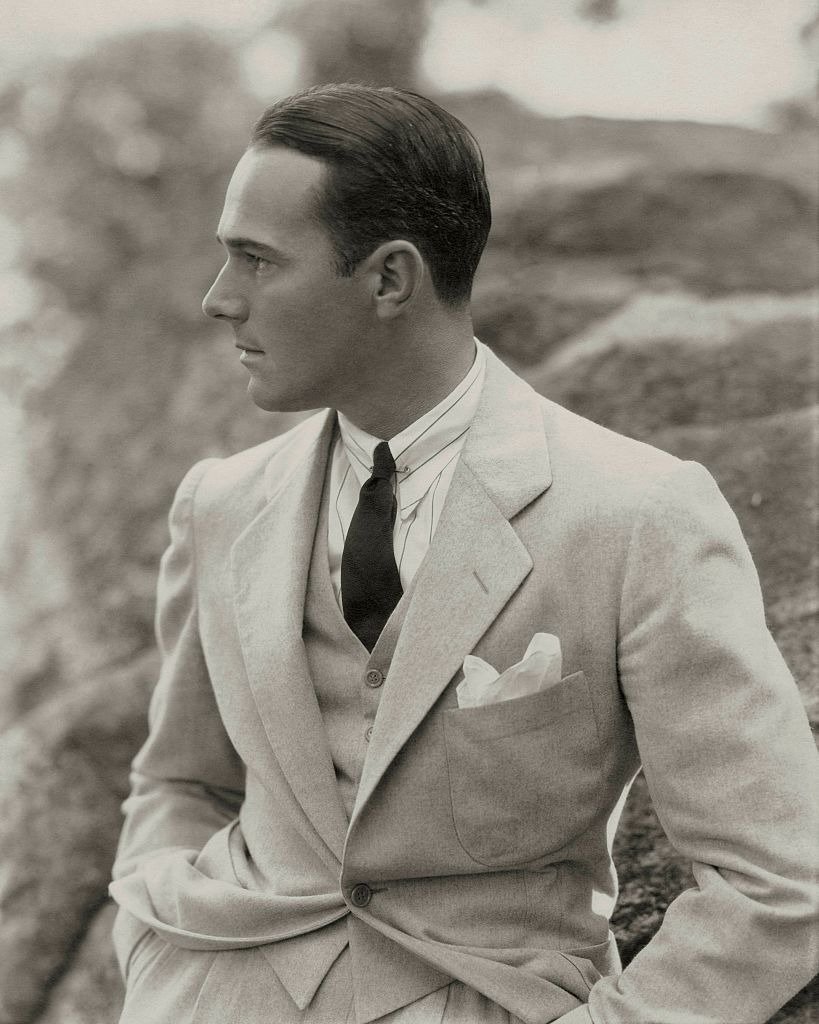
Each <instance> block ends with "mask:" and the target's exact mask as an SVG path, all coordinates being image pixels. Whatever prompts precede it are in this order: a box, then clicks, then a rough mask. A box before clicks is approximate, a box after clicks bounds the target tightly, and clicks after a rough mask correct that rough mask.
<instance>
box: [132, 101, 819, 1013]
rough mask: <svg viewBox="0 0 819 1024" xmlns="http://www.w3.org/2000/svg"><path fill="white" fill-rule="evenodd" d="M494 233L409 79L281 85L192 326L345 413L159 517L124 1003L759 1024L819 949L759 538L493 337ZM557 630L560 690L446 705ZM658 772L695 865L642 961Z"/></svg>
mask: <svg viewBox="0 0 819 1024" xmlns="http://www.w3.org/2000/svg"><path fill="white" fill-rule="evenodd" d="M489 223H490V212H489V198H488V193H487V189H486V184H485V181H484V176H483V167H482V161H481V157H480V153H479V150H478V148H477V144H476V143H475V142H474V140H473V138H472V137H471V135H470V134H469V132H468V131H467V129H466V128H465V127H464V126H463V125H462V124H460V122H458V121H457V120H456V119H455V118H454V117H452V116H451V115H449V114H448V113H446V112H445V111H443V110H441V109H440V108H439V107H437V106H436V105H435V104H434V103H431V102H430V101H428V100H426V99H424V98H422V97H420V96H416V95H413V94H411V93H406V92H401V91H398V90H393V89H379V90H376V89H371V88H365V87H362V86H326V87H322V88H319V89H315V90H311V91H308V92H306V93H302V94H299V95H297V96H294V97H290V98H289V99H286V100H283V101H281V102H280V103H277V104H276V105H274V106H273V107H271V108H270V109H269V110H268V111H266V112H265V114H264V115H263V116H262V117H261V119H260V120H259V122H258V123H257V125H256V127H255V130H254V133H253V138H252V141H251V144H250V147H249V148H248V150H247V152H246V153H245V154H244V155H243V156H242V158H241V160H240V161H239V164H238V166H237V168H236V171H235V173H234V175H233V178H232V180H231V182H230V185H229V187H228V191H227V196H226V200H225V207H224V211H223V214H222V218H221V222H220V225H219V232H218V234H219V239H220V241H221V243H222V244H223V245H224V247H225V249H226V251H227V261H226V263H225V265H224V267H223V268H222V270H221V272H220V274H219V276H218V277H217V279H216V281H215V282H214V284H213V287H212V288H211V290H210V292H209V293H208V295H207V297H206V298H205V302H204V309H205V312H206V313H207V314H208V315H210V316H213V317H216V318H217V319H220V320H223V321H224V322H225V323H226V324H227V325H228V326H229V327H230V328H231V329H232V331H233V333H234V336H235V344H236V347H237V348H238V349H239V350H240V352H241V357H240V358H241V361H242V363H243V364H244V366H245V368H246V369H247V371H248V373H249V385H248V387H249V391H250V395H251V397H252V399H253V401H254V402H255V403H256V404H257V405H258V406H260V407H261V408H263V409H269V410H274V409H275V410H302V409H304V410H309V409H315V408H318V407H326V408H324V411H322V412H319V413H317V414H316V415H313V416H311V417H310V418H309V419H307V420H306V421H305V422H303V423H301V424H300V425H299V426H297V427H296V428H294V429H293V430H291V431H289V432H288V433H286V434H285V435H283V436H281V437H278V438H275V439H274V440H272V441H269V442H267V443H265V444H262V445H260V446H258V447H256V448H253V449H251V450H249V451H246V452H242V453H240V454H238V455H236V456H233V457H232V458H229V459H225V460H223V461H220V460H206V461H204V462H202V463H199V464H198V465H197V466H195V467H194V468H193V469H192V470H191V471H190V472H189V473H188V475H187V476H186V478H185V480H184V481H183V482H182V484H181V486H180V488H179V491H178V493H177V496H176V500H175V502H174V506H173V509H172V511H171V517H170V523H171V546H170V548H169V550H168V551H167V553H166V555H165V557H164V559H163V564H162V570H161V575H160V582H159V595H158V613H157V629H158V638H159V644H160V647H161V650H162V654H163V657H164V662H163V669H162V674H161V678H160V680H159V683H158V686H157V689H156V692H155V696H154V698H153V702H152V706H151V715H150V735H149V738H148V740H147V742H146V744H145V746H144V747H143V749H142V751H141V752H140V754H139V755H138V757H137V759H136V760H135V762H134V772H133V777H132V786H133V788H132V793H131V796H130V797H129V799H128V801H127V802H126V806H125V809H126V815H127V817H126V822H125V827H124V831H123V835H122V840H121V844H120V849H119V853H118V857H117V862H116V865H115V877H116V879H117V881H115V882H114V883H113V885H112V893H113V895H114V898H115V899H116V900H117V901H118V902H119V903H120V905H121V910H120V913H119V915H118V918H117V924H116V928H115V941H116V945H117V950H118V954H119V957H120V963H121V965H122V968H123V971H124V973H125V975H126V979H127V995H126V1002H125V1008H124V1011H123V1017H122V1021H123V1022H128V1024H134V1022H141V1021H144V1022H151V1024H164V1022H168V1024H171V1022H173V1024H177V1022H180V1021H194V1022H197V1024H204V1022H214V1024H215V1022H220V1024H222V1022H225V1021H239V1022H242V1024H257V1022H258V1024H262V1022H271V1024H272V1022H277V1024H287V1022H310V1024H317V1022H319V1021H323V1022H328V1024H336V1022H345V1021H356V1022H358V1024H364V1022H368V1021H375V1020H379V1021H390V1022H401V1024H412V1022H416V1024H427V1022H432V1021H435V1022H436V1024H437V1022H440V1021H444V1022H447V1024H453V1022H456V1021H459V1022H469V1024H472V1022H475V1024H481V1022H491V1024H494V1022H500V1021H509V1020H522V1021H525V1022H527V1024H539V1022H547V1021H553V1020H559V1021H560V1022H562V1024H589V1022H590V1021H593V1022H594V1024H631V1022H637V1021H643V1022H658V1021H661V1022H667V1024H683V1022H684V1024H700V1022H729V1021H731V1022H740V1021H741V1022H751V1021H764V1020H766V1019H767V1018H768V1016H769V1015H770V1014H771V1013H772V1012H774V1011H775V1010H776V1009H777V1007H779V1006H780V1005H781V1004H782V1003H783V1002H785V1001H786V1000H787V998H789V997H790V995H792V994H793V993H794V992H796V991H797V990H798V989H799V988H800V987H801V986H802V985H804V984H805V983H806V982H807V981H808V980H809V979H810V977H811V976H812V974H813V972H814V970H815V969H816V966H817V946H818V944H817V932H816V917H815V915H816V909H817V886H816V883H817V862H816V858H815V846H816V836H817V832H818V831H819V828H818V827H817V826H818V825H819V822H818V821H817V810H816V804H815V793H816V791H817V784H816V783H817V779H819V773H817V759H816V752H815V749H814V746H813V743H812V738H811V734H810V730H809V728H808V725H807V722H806V719H805V715H804V712H803V710H802V707H801V704H800V701H799V698H798V694H797V691H796V687H795V686H794V683H793V681H792V679H791V678H790V676H789V674H788V672H787V670H786V668H785V665H784V663H783V662H782V659H781V657H780V655H779V653H778V651H777V650H776V648H775V646H774V644H773V642H772V640H771V639H770V637H769V635H768V633H767V631H766V628H765V623H764V617H763V609H762V602H761V596H760V593H759V588H758V583H757V579H756V574H755V572H754V569H753V565H752V563H751V560H750V556H749V554H748V551H747V548H746V547H745V545H744V542H743V540H742V537H741V535H740V532H739V528H738V525H737V523H736V520H735V518H734V516H733V514H732V513H731V511H730V510H729V509H728V507H727V505H726V503H725V502H724V500H723V499H722V497H721V496H720V494H719V492H718V490H717V489H716V487H715V485H714V484H713V481H712V480H711V478H710V477H709V475H708V474H707V473H706V472H705V470H703V469H702V468H701V467H699V466H697V465H696V464H693V463H683V462H680V461H678V460H677V459H675V458H673V457H672V456H670V455H667V454H665V453H662V452H659V451H657V450H655V449H652V448H650V447H648V446H646V445H643V444H639V443H637V442H635V441H632V440H628V439H626V438H623V437H620V436H618V435H615V434H612V433H610V432H609V431H606V430H604V429H602V428H600V427H598V426H596V425H594V424H592V423H590V422H588V421H586V420H583V419H581V418H579V417H577V416H574V415H573V414H571V413H569V412H568V411H566V410H564V409H561V408H560V407H558V406H555V405H554V404H553V403H551V402H548V401H546V400H545V399H543V398H541V397H540V396H538V395H536V394H535V393H534V392H533V391H532V390H531V389H530V388H529V387H528V386H527V385H526V384H525V383H524V382H523V381H521V380H520V379H519V378H518V377H516V376H515V375H514V374H513V373H511V372H510V371H509V370H508V369H507V368H506V367H504V366H503V364H502V363H501V362H500V361H499V360H498V359H497V358H495V357H494V356H493V355H492V353H491V352H489V351H488V350H487V349H486V348H485V347H484V346H483V345H481V344H480V343H477V342H476V341H475V340H474V338H473V333H472V324H471V320H470V313H469V295H470V288H471V282H472V277H473V274H474V272H475V268H476V266H477V264H478V260H479V258H480V254H481V251H482V249H483V245H484V242H485V240H486V236H487V233H488V230H489ZM542 633H546V634H549V635H550V636H551V637H552V638H557V639H556V640H553V641H552V643H553V644H554V643H559V646H560V656H561V658H562V669H561V670H560V671H559V672H558V675H557V678H556V679H552V680H551V681H550V682H549V683H548V684H547V685H544V686H542V687H541V688H539V689H537V688H536V689H535V690H534V692H529V693H528V694H526V695H524V696H509V695H508V694H506V695H505V694H504V693H502V692H498V693H496V694H495V699H494V700H493V702H492V703H481V702H479V703H477V704H476V705H475V706H460V705H463V704H464V700H463V688H462V686H461V684H462V683H463V681H464V667H465V666H464V660H465V658H466V657H467V656H468V655H473V656H474V657H477V658H480V659H482V660H483V661H484V662H486V663H488V665H489V666H491V667H492V668H493V669H494V670H495V673H504V680H506V679H508V675H507V673H506V670H507V669H509V668H510V667H511V666H513V665H515V663H518V662H520V660H521V659H522V658H523V655H524V652H525V651H526V649H527V646H528V645H529V643H530V641H532V639H533V637H534V636H535V634H542ZM472 664H473V665H474V664H475V663H474V662H473V663H472ZM490 674H494V673H490ZM501 682H503V680H498V683H501ZM504 685H506V684H504ZM459 687H460V688H459ZM504 698H505V699H504ZM641 763H642V766H643V768H644V771H645V774H646V777H647V780H648V783H649V786H650V789H651V793H652V797H653V799H654V802H655V805H656V807H657V811H658V813H659V815H660V818H661V820H662V823H663V826H664V827H665V829H666V831H667V832H668V834H669V837H670V838H671V840H672V841H673V842H674V844H675V845H676V847H677V849H679V850H680V851H681V852H682V853H683V854H685V855H686V856H689V857H690V858H691V860H692V861H693V868H694V876H695V879H696V886H695V887H694V888H692V889H690V890H688V891H687V892H685V893H683V894H682V895H681V896H680V897H679V898H678V899H677V900H675V901H674V903H673V904H672V905H671V907H670V908H669V909H668V912H667V913H666V916H665V920H664V922H663V925H662V927H661V929H660V930H659V932H658V933H657V935H656V936H655V937H654V938H653V940H652V941H651V942H650V943H649V945H648V946H647V948H646V949H645V950H644V951H643V952H642V953H640V954H639V956H637V958H636V959H635V960H634V961H633V962H632V963H631V964H630V965H629V967H628V968H627V969H626V970H625V971H624V972H623V973H622V974H620V964H619V961H618V957H617V951H616V947H615V944H614V940H613V937H612V935H611V933H610V931H609V926H608V918H609V915H610V913H611V910H612V907H613V904H614V901H615V898H616V880H615V875H614V871H613V867H612V863H611V858H610V842H611V837H612V835H613V832H614V828H615V827H616V822H617V818H618V816H619V812H620V809H621V807H622V803H623V799H624V795H625V792H626V791H627V788H628V786H629V784H630V782H631V780H632V779H633V777H634V775H635V773H636V772H637V771H638V769H639V767H640V765H641Z"/></svg>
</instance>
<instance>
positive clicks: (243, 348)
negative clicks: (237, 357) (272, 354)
mask: <svg viewBox="0 0 819 1024" xmlns="http://www.w3.org/2000/svg"><path fill="white" fill-rule="evenodd" d="M235 347H236V348H238V349H240V350H241V351H242V352H250V353H253V354H257V355H264V349H261V348H253V347H252V346H250V345H243V344H242V342H241V341H237V342H235Z"/></svg>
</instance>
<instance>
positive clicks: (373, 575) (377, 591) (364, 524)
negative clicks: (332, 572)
mask: <svg viewBox="0 0 819 1024" xmlns="http://www.w3.org/2000/svg"><path fill="white" fill-rule="evenodd" d="M394 473H395V461H394V459H393V457H392V453H391V452H390V446H389V445H388V444H387V442H386V441H381V442H380V443H379V444H377V445H376V447H375V452H374V453H373V471H372V476H371V477H370V479H369V480H366V481H365V482H364V483H363V484H362V487H361V491H360V492H359V496H358V505H357V506H356V510H355V512H354V513H353V518H352V520H351V521H350V528H349V530H348V531H347V537H346V539H345V541H344V551H343V552H342V555H341V603H342V605H343V607H344V618H345V619H346V620H347V624H348V625H349V627H350V629H351V630H352V631H353V632H354V633H355V635H356V636H357V637H358V639H359V640H360V641H361V642H362V644H364V646H365V647H366V648H367V650H368V651H371V650H372V649H373V647H375V642H376V640H377V639H378V637H379V636H380V635H381V630H382V629H383V628H384V623H385V622H386V621H387V619H388V618H389V617H390V614H391V613H392V610H393V608H395V606H396V604H398V601H399V599H400V597H401V594H402V590H401V579H400V577H399V575H398V567H397V566H396V564H395V554H394V552H393V545H392V529H393V525H394V523H395V514H396V501H395V495H394V494H393V490H392V477H393V474H394Z"/></svg>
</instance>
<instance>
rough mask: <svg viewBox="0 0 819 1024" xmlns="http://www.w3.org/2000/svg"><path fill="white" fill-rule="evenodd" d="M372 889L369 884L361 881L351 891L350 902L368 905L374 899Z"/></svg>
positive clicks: (354, 904)
mask: <svg viewBox="0 0 819 1024" xmlns="http://www.w3.org/2000/svg"><path fill="white" fill-rule="evenodd" d="M372 895H373V894H372V890H371V889H370V887H369V885H365V884H364V883H363V882H359V884H358V885H354V886H353V888H352V892H351V893H350V903H352V905H353V906H354V907H366V906H367V904H368V903H369V902H370V900H371V899H372Z"/></svg>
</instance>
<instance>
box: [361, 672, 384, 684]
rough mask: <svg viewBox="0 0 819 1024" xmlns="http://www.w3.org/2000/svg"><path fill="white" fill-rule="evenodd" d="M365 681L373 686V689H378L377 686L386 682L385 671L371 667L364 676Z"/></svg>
mask: <svg viewBox="0 0 819 1024" xmlns="http://www.w3.org/2000/svg"><path fill="white" fill-rule="evenodd" d="M364 682H365V683H366V684H367V686H371V687H372V688H373V689H376V687H378V686H380V685H381V684H382V683H383V682H384V673H383V672H379V671H378V669H377V668H371V669H369V670H368V671H367V674H366V675H365V676H364Z"/></svg>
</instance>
